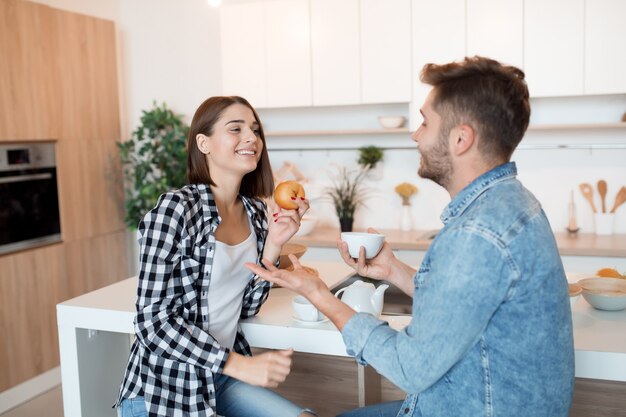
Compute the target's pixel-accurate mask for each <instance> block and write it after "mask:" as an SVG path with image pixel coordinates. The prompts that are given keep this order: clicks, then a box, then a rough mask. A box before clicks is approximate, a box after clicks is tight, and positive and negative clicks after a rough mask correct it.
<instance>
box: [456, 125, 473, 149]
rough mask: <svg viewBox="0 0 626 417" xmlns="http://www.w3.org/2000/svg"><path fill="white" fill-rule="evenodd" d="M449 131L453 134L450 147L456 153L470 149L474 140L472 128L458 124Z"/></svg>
mask: <svg viewBox="0 0 626 417" xmlns="http://www.w3.org/2000/svg"><path fill="white" fill-rule="evenodd" d="M451 133H452V134H453V135H454V136H453V144H452V149H453V152H454V153H455V154H456V155H462V154H464V153H465V152H467V151H468V150H470V149H471V148H472V146H473V145H474V142H475V141H476V137H475V135H474V129H472V127H471V126H470V125H465V124H463V125H459V126H457V127H455V128H454V129H453V130H452V132H451Z"/></svg>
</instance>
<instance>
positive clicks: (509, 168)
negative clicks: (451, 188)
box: [440, 162, 517, 224]
mask: <svg viewBox="0 0 626 417" xmlns="http://www.w3.org/2000/svg"><path fill="white" fill-rule="evenodd" d="M516 175H517V167H516V166H515V162H507V163H504V164H502V165H498V166H497V167H495V168H493V169H492V170H490V171H487V172H485V173H484V174H482V175H481V176H480V177H478V178H476V179H475V180H474V181H472V182H471V183H470V184H469V185H468V186H466V187H465V188H463V189H462V190H461V192H460V193H458V194H457V195H456V197H454V199H453V200H452V201H451V202H450V203H449V204H448V205H447V207H446V208H445V209H444V210H443V212H442V213H441V217H440V218H441V221H442V222H443V224H446V223H448V222H449V221H450V220H452V219H454V218H456V217H458V216H460V215H461V214H463V212H464V211H465V209H467V208H468V207H469V206H470V204H472V202H474V200H476V199H477V198H478V196H479V195H481V194H482V193H483V192H484V191H485V190H487V189H488V188H491V187H492V186H493V185H494V184H496V183H498V182H501V181H504V180H507V179H509V178H513V177H515V176H516Z"/></svg>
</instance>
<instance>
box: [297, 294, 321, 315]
mask: <svg viewBox="0 0 626 417" xmlns="http://www.w3.org/2000/svg"><path fill="white" fill-rule="evenodd" d="M291 305H292V306H293V312H294V314H295V316H296V318H297V319H298V320H302V321H320V320H321V319H322V315H321V313H320V312H319V311H318V310H317V308H315V306H314V305H313V304H311V303H310V302H309V300H307V299H306V298H305V297H303V296H301V295H298V296H296V297H294V298H293V300H292V301H291Z"/></svg>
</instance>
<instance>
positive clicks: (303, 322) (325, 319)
mask: <svg viewBox="0 0 626 417" xmlns="http://www.w3.org/2000/svg"><path fill="white" fill-rule="evenodd" d="M291 318H292V319H293V321H295V322H296V323H298V324H306V325H309V326H313V325H316V324H322V323H326V322H327V321H328V317H324V318H323V319H322V320H318V321H306V320H300V319H299V318H297V317H296V316H291Z"/></svg>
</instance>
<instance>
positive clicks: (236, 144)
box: [198, 103, 263, 180]
mask: <svg viewBox="0 0 626 417" xmlns="http://www.w3.org/2000/svg"><path fill="white" fill-rule="evenodd" d="M198 136H203V138H200V137H199V138H198V146H199V147H200V150H201V151H203V152H204V153H205V154H206V158H207V163H208V165H209V171H210V172H211V176H212V177H213V179H214V180H215V179H218V178H220V177H221V176H222V175H229V174H236V175H237V176H240V177H243V176H244V175H245V174H247V173H249V172H252V171H254V170H255V169H256V166H257V163H258V162H259V160H260V159H261V151H262V150H263V141H262V140H261V137H260V129H259V123H258V122H257V120H256V119H255V117H254V113H253V112H252V110H250V109H249V108H248V107H247V106H245V105H243V104H239V103H236V104H233V105H231V106H229V107H227V108H226V109H225V110H224V112H223V113H222V115H221V116H220V118H219V119H218V120H217V122H216V123H215V125H214V126H213V134H211V136H209V137H206V136H204V135H198Z"/></svg>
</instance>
